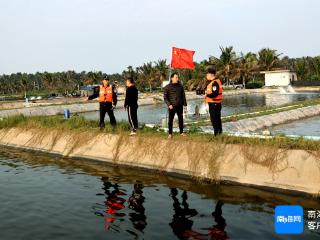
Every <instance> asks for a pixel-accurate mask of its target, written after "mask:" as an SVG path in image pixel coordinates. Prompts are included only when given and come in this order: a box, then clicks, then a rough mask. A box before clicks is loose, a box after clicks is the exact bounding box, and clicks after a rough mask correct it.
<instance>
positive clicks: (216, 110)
mask: <svg viewBox="0 0 320 240" xmlns="http://www.w3.org/2000/svg"><path fill="white" fill-rule="evenodd" d="M206 79H207V87H206V90H205V102H206V103H207V104H208V105H209V113H210V119H211V123H212V126H213V129H214V135H215V136H216V135H219V134H221V133H222V122H221V108H222V105H221V103H222V91H223V90H222V82H221V80H220V79H219V78H217V76H216V70H215V68H214V67H212V66H211V67H208V68H207V74H206ZM126 86H127V89H126V95H125V101H124V107H125V109H126V111H127V113H128V122H129V124H130V127H131V133H130V135H131V136H133V135H136V133H137V129H138V115H137V110H138V89H137V88H136V86H135V84H134V80H133V78H132V77H128V78H127V79H126ZM97 90H98V91H96V92H95V93H93V94H92V95H91V96H89V97H88V100H92V99H94V98H99V104H100V107H99V112H100V121H99V126H100V129H103V128H104V127H105V123H104V118H105V115H106V113H108V115H109V118H110V124H111V125H112V126H113V127H115V126H116V124H117V122H116V119H115V116H114V111H113V110H114V108H115V107H116V105H117V90H116V88H115V87H113V86H112V85H111V84H110V80H109V78H108V77H107V76H106V77H105V78H104V79H103V80H102V85H101V86H99V88H98V89H97ZM163 92H164V94H163V98H164V102H165V103H166V105H167V107H168V112H169V120H168V133H169V135H168V138H169V139H172V133H173V120H174V117H175V115H176V114H177V116H178V122H179V131H180V135H181V136H183V137H185V136H187V135H186V133H185V132H184V129H183V126H184V125H183V112H184V111H186V107H187V100H186V95H185V91H184V87H183V85H182V84H181V82H180V81H179V74H178V73H177V72H174V73H172V74H171V76H170V83H169V84H168V85H167V86H166V87H164V89H163Z"/></svg>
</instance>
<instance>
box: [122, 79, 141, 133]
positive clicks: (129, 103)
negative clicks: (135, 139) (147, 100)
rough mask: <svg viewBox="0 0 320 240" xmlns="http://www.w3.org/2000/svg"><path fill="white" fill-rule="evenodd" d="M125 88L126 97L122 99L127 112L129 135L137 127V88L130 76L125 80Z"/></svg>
mask: <svg viewBox="0 0 320 240" xmlns="http://www.w3.org/2000/svg"><path fill="white" fill-rule="evenodd" d="M126 85H127V90H126V98H125V100H124V107H125V109H126V110H127V112H128V121H129V123H130V126H131V133H130V136H133V135H135V134H136V132H137V129H138V116H137V110H138V89H137V88H136V86H135V85H134V81H133V78H132V77H128V78H127V80H126Z"/></svg>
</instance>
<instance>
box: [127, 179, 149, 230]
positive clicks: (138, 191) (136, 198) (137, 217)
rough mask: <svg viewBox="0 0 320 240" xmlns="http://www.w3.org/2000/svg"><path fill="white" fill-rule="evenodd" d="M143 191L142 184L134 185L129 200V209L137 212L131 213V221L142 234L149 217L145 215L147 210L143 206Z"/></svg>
mask: <svg viewBox="0 0 320 240" xmlns="http://www.w3.org/2000/svg"><path fill="white" fill-rule="evenodd" d="M142 189H143V185H142V184H134V185H133V191H132V194H131V196H130V198H129V208H130V209H132V210H134V211H135V212H132V213H129V216H130V218H129V219H130V221H131V222H132V224H133V227H134V228H135V229H137V230H139V231H140V232H143V230H144V229H145V227H146V226H147V217H146V215H145V208H144V206H143V203H144V201H145V197H144V196H143V191H142Z"/></svg>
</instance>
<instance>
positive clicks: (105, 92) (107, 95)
mask: <svg viewBox="0 0 320 240" xmlns="http://www.w3.org/2000/svg"><path fill="white" fill-rule="evenodd" d="M112 100H113V89H112V86H111V85H109V86H108V87H105V86H99V102H112Z"/></svg>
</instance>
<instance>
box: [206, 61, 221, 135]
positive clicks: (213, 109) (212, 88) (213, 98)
mask: <svg viewBox="0 0 320 240" xmlns="http://www.w3.org/2000/svg"><path fill="white" fill-rule="evenodd" d="M206 78H207V81H208V82H209V83H208V85H207V88H206V91H205V101H206V103H208V105H209V113H210V119H211V123H212V126H213V130H214V135H215V136H217V135H219V134H221V133H222V122H221V108H222V105H221V103H222V82H221V80H220V79H219V78H216V69H215V68H213V67H212V66H210V67H208V68H207V75H206Z"/></svg>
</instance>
